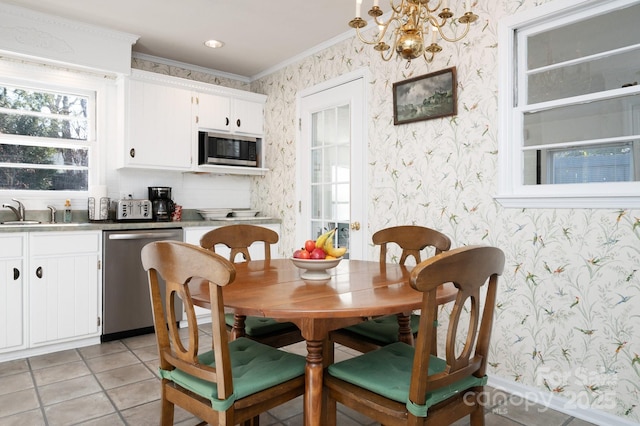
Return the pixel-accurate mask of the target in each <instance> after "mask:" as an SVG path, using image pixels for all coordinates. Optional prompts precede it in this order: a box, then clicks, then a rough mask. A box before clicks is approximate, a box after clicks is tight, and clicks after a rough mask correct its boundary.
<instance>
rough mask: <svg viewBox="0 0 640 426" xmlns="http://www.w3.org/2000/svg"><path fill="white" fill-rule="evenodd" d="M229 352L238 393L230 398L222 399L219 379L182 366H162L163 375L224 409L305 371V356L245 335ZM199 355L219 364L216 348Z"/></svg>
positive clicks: (214, 406) (205, 361)
mask: <svg viewBox="0 0 640 426" xmlns="http://www.w3.org/2000/svg"><path fill="white" fill-rule="evenodd" d="M229 354H230V358H231V370H232V375H233V392H234V393H233V396H232V397H230V398H228V399H226V400H220V399H218V388H217V385H216V384H215V383H212V382H209V381H206V380H202V379H198V378H196V377H194V376H192V375H190V374H187V373H185V372H183V371H181V370H178V369H175V370H162V369H160V376H161V377H162V378H164V379H168V380H171V381H173V382H175V383H176V384H178V385H180V386H182V387H183V388H185V389H188V390H190V391H192V392H194V393H197V394H198V395H200V396H202V397H204V398H207V399H209V400H210V401H211V406H212V407H213V408H214V409H215V410H218V411H224V410H226V409H228V408H229V407H230V406H231V405H232V404H233V402H234V401H235V400H236V399H241V398H244V397H246V396H249V395H251V394H254V393H256V392H260V391H262V390H264V389H268V388H270V387H272V386H276V385H278V384H280V383H283V382H286V381H288V380H291V379H294V378H296V377H298V376H302V375H304V368H305V364H306V361H305V358H304V357H303V356H300V355H296V354H292V353H289V352H285V351H281V350H278V349H275V348H272V347H271V346H267V345H263V344H262V343H258V342H256V341H253V340H250V339H247V338H245V337H241V338H239V339H236V340H234V341H232V342H230V343H229ZM198 359H199V361H200V363H202V364H206V365H210V366H212V367H215V361H214V359H213V351H209V352H205V353H203V354H201V355H199V356H198Z"/></svg>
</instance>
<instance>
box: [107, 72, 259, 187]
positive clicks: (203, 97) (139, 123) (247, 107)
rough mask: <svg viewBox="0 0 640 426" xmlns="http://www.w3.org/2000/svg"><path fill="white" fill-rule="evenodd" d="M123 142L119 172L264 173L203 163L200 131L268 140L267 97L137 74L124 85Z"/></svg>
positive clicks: (123, 81)
mask: <svg viewBox="0 0 640 426" xmlns="http://www.w3.org/2000/svg"><path fill="white" fill-rule="evenodd" d="M119 84H120V99H121V100H122V102H123V105H122V108H121V110H122V111H124V114H123V115H122V116H121V117H120V118H121V119H122V123H123V125H122V126H121V128H122V132H121V134H122V137H121V138H120V139H121V142H120V146H121V149H120V153H119V162H118V165H119V167H127V168H148V169H163V170H178V171H186V172H189V171H191V172H212V173H224V174H244V175H256V174H264V173H265V172H266V171H267V169H266V168H265V163H264V150H262V149H260V150H259V152H260V155H261V158H260V159H259V161H258V164H259V167H240V166H213V165H199V164H198V132H199V131H217V132H225V133H230V134H239V135H240V134H245V135H251V136H255V137H256V138H259V141H260V144H262V139H263V127H264V104H265V101H266V96H265V95H260V94H257V93H251V92H246V91H242V90H237V89H231V88H226V87H221V86H216V85H212V84H206V83H201V82H197V81H193V80H187V79H183V78H177V77H171V76H166V75H162V74H157V73H152V72H147V71H140V70H132V73H131V75H130V76H128V77H123V78H122V79H121V80H120V82H119Z"/></svg>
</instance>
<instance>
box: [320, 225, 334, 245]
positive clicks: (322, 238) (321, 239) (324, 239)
mask: <svg viewBox="0 0 640 426" xmlns="http://www.w3.org/2000/svg"><path fill="white" fill-rule="evenodd" d="M336 229H337V228H333V229H331V230H329V231H327V232H325V233H324V234H322V235H320V236H319V237H318V238H317V239H316V247H318V248H323V247H324V243H325V241H327V238H329V236H330V235H333V233H334V232H336Z"/></svg>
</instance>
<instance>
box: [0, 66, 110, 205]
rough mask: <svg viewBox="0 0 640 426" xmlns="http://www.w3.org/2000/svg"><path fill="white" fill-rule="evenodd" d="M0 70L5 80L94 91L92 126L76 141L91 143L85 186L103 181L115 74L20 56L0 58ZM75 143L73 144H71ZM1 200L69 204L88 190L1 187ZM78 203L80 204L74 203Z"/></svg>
mask: <svg viewBox="0 0 640 426" xmlns="http://www.w3.org/2000/svg"><path fill="white" fill-rule="evenodd" d="M0 74H2V75H3V79H4V80H5V81H7V82H9V83H15V84H18V85H24V84H25V83H29V82H31V83H32V85H34V86H36V87H43V86H45V87H48V88H51V89H60V90H65V89H67V90H68V89H70V88H71V89H72V90H75V91H77V92H79V93H84V94H88V93H90V92H95V97H96V99H95V104H96V108H95V110H92V111H91V114H97V115H96V116H94V117H93V122H94V125H95V128H91V129H90V130H89V135H88V139H87V141H83V142H80V144H91V145H92V147H91V149H90V151H89V152H90V157H89V182H88V183H89V187H91V186H93V185H99V184H101V182H104V181H105V171H106V143H105V141H108V140H114V139H115V138H116V137H117V133H116V121H117V117H116V116H115V115H114V113H113V112H111V111H115V109H116V108H115V105H116V102H117V99H116V80H115V75H112V74H105V73H97V72H95V73H94V72H91V71H86V70H75V69H73V68H70V67H69V68H66V69H65V68H64V67H63V68H60V67H59V66H58V65H55V64H45V63H44V62H42V63H35V62H26V61H24V62H23V61H22V59H20V58H16V59H9V60H0ZM75 145H76V146H77V144H75ZM0 193H1V195H2V198H3V200H4V199H7V200H8V199H10V198H13V197H15V198H19V199H20V200H23V201H27V202H28V203H31V204H35V205H37V206H40V205H42V206H44V205H46V204H48V203H55V202H59V201H60V200H61V199H63V200H64V199H67V198H69V199H71V200H72V204H73V203H75V205H81V204H82V203H86V197H87V196H88V191H37V190H2V191H0ZM78 203H80V204H78Z"/></svg>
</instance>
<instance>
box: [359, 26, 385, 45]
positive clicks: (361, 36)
mask: <svg viewBox="0 0 640 426" xmlns="http://www.w3.org/2000/svg"><path fill="white" fill-rule="evenodd" d="M356 35H357V36H358V39H359V40H360V41H361V42H363V43H364V44H369V45H373V44H378V43H380V40H382V38H381V37H378V38H377V39H375V40H367V39H366V38H364V36H363V35H362V34H361V33H360V28H356Z"/></svg>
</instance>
